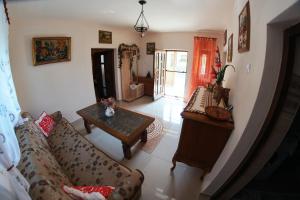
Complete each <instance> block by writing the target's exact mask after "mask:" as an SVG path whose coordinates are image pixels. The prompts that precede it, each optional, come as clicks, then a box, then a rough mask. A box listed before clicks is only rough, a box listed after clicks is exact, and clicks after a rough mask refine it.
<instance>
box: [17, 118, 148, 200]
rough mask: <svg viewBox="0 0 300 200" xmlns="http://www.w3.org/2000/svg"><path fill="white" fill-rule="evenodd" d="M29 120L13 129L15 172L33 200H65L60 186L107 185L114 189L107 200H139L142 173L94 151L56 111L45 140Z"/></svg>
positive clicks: (67, 198)
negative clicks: (16, 158)
mask: <svg viewBox="0 0 300 200" xmlns="http://www.w3.org/2000/svg"><path fill="white" fill-rule="evenodd" d="M23 117H26V118H28V119H29V120H28V121H27V122H25V123H24V125H21V126H19V127H18V128H16V135H17V138H18V141H19V144H20V149H21V154H22V156H21V160H20V163H19V165H18V169H19V170H20V171H21V173H22V174H23V175H24V177H25V178H26V179H27V180H28V182H29V183H30V191H29V193H30V195H31V197H32V199H33V200H43V199H44V200H52V199H53V200H69V199H70V197H69V196H68V195H67V194H65V193H64V192H63V190H62V186H63V185H79V186H84V185H108V186H114V187H115V190H114V192H113V193H112V194H111V195H110V197H109V198H108V199H110V200H126V199H128V200H129V199H139V197H140V195H141V185H142V183H143V180H144V176H143V174H142V172H140V171H139V170H131V169H129V168H127V167H125V166H123V165H121V164H119V163H118V162H116V161H114V160H113V159H112V158H110V157H109V156H108V155H106V154H105V153H103V152H102V151H100V150H99V149H97V148H96V147H95V146H93V144H91V143H90V142H89V141H88V140H86V139H85V138H84V137H83V136H81V135H80V134H79V133H78V131H77V130H76V129H75V128H74V127H73V126H72V125H71V124H70V123H69V122H68V121H67V120H66V119H65V118H62V117H61V113H60V112H56V113H54V114H52V117H53V118H54V120H55V122H56V125H55V127H54V130H53V131H52V133H51V135H50V136H49V137H48V138H46V137H44V135H43V134H42V133H41V131H40V130H39V128H38V127H37V126H36V125H35V123H34V119H33V118H32V117H31V115H30V114H29V113H23Z"/></svg>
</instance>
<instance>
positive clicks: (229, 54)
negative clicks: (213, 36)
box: [227, 34, 233, 62]
mask: <svg viewBox="0 0 300 200" xmlns="http://www.w3.org/2000/svg"><path fill="white" fill-rule="evenodd" d="M232 54H233V34H231V35H230V37H229V38H228V50H227V62H232Z"/></svg>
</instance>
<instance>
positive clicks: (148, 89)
mask: <svg viewBox="0 0 300 200" xmlns="http://www.w3.org/2000/svg"><path fill="white" fill-rule="evenodd" d="M138 80H139V82H140V83H144V94H145V95H147V96H151V97H153V88H154V79H153V78H146V77H142V76H139V77H138Z"/></svg>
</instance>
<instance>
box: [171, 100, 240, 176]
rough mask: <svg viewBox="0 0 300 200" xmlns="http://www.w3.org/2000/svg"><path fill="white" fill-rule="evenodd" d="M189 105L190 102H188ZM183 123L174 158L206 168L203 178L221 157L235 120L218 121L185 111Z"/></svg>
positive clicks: (174, 159)
mask: <svg viewBox="0 0 300 200" xmlns="http://www.w3.org/2000/svg"><path fill="white" fill-rule="evenodd" d="M188 105H189V104H188ZM181 116H182V118H183V124H182V129H181V135H180V140H179V144H178V148H177V150H176V152H175V154H174V157H173V159H172V162H173V167H172V168H171V170H172V171H173V170H174V168H175V167H176V162H182V163H185V164H187V165H190V166H192V167H199V168H201V169H202V170H204V173H203V175H202V177H201V178H203V177H204V176H205V175H206V173H208V172H210V170H211V169H212V167H213V166H214V164H215V162H216V161H217V159H218V158H219V156H220V154H221V152H222V150H223V148H224V146H225V144H226V142H227V140H228V138H229V136H230V133H231V132H232V130H233V128H234V124H233V122H229V121H216V120H213V119H211V118H209V117H207V116H206V115H205V114H201V113H193V112H188V111H183V112H182V113H181Z"/></svg>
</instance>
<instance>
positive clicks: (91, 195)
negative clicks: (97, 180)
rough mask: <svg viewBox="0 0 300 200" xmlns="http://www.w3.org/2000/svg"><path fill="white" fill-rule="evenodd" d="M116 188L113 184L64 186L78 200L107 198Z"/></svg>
mask: <svg viewBox="0 0 300 200" xmlns="http://www.w3.org/2000/svg"><path fill="white" fill-rule="evenodd" d="M114 189H115V188H114V187H111V186H72V187H69V186H66V185H64V186H63V190H64V191H65V193H67V194H68V195H69V196H70V197H71V198H72V199H76V200H89V199H93V200H105V199H106V198H108V197H109V195H110V194H111V193H112V192H113V190H114Z"/></svg>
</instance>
